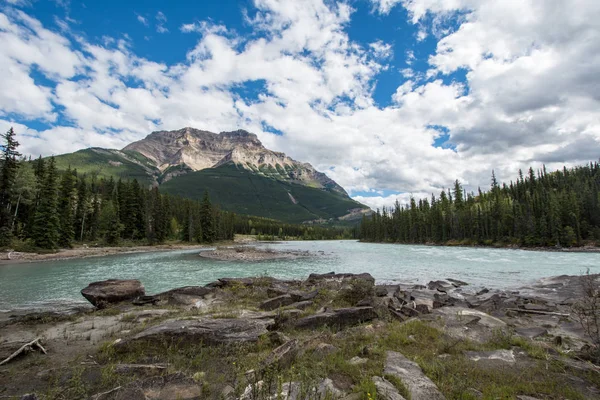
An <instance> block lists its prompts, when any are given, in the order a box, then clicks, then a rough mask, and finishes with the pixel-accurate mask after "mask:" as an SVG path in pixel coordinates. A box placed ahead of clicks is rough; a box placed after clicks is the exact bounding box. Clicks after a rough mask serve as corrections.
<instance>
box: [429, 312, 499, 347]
mask: <svg viewBox="0 0 600 400" xmlns="http://www.w3.org/2000/svg"><path fill="white" fill-rule="evenodd" d="M440 317H441V318H440ZM420 318H421V319H427V320H429V321H431V322H432V323H433V324H434V325H436V326H437V327H439V328H440V329H442V330H444V332H446V333H447V334H448V335H449V336H451V337H453V338H455V339H469V340H473V341H476V342H479V343H484V342H487V341H488V340H490V339H491V338H492V337H493V335H494V332H495V331H496V330H502V329H505V328H507V325H506V323H505V322H504V321H502V320H501V319H498V318H496V317H493V316H491V315H489V314H486V313H484V312H483V311H478V310H474V309H471V308H464V307H442V308H436V309H435V310H433V311H432V313H431V314H428V315H421V317H420Z"/></svg>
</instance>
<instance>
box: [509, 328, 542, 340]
mask: <svg viewBox="0 0 600 400" xmlns="http://www.w3.org/2000/svg"><path fill="white" fill-rule="evenodd" d="M515 333H516V334H517V335H519V336H523V337H526V338H529V339H536V338H539V337H541V336H545V335H547V334H548V331H547V330H546V329H544V328H541V327H539V326H533V327H529V328H517V329H515Z"/></svg>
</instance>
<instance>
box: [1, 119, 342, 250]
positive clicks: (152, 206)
mask: <svg viewBox="0 0 600 400" xmlns="http://www.w3.org/2000/svg"><path fill="white" fill-rule="evenodd" d="M2 136H3V138H4V141H3V142H4V143H3V144H2V146H1V149H2V155H1V158H0V247H7V246H13V247H15V246H16V247H18V248H19V249H24V250H30V249H31V250H34V249H56V248H59V247H70V246H72V245H73V244H74V243H77V242H79V243H89V244H98V245H116V244H119V243H121V242H122V241H130V242H137V243H139V242H143V243H148V244H155V243H162V242H164V241H165V240H183V241H188V242H200V243H211V242H214V241H218V240H231V239H233V235H234V233H242V234H256V235H261V237H263V238H265V239H274V238H276V237H277V238H282V239H284V238H286V237H289V236H292V237H300V238H304V239H335V238H350V237H352V236H353V235H354V231H353V230H352V229H341V228H324V227H318V226H309V225H294V224H286V223H282V222H279V221H275V220H270V219H266V218H258V217H248V216H239V215H236V214H234V213H232V212H227V211H222V210H220V209H219V207H218V206H216V205H213V204H212V203H211V201H210V198H209V195H208V193H207V192H204V195H203V196H202V198H201V199H199V200H192V199H185V198H182V197H177V196H169V195H166V194H162V193H160V192H159V190H158V188H153V189H151V190H148V189H146V186H145V185H144V186H142V185H141V184H140V183H139V182H138V181H137V180H135V179H133V180H130V181H124V180H114V179H113V178H112V177H110V178H105V177H98V176H97V175H95V174H94V175H92V176H89V175H86V174H79V173H78V172H77V171H76V170H73V169H71V168H70V167H67V169H66V170H65V171H59V170H58V168H57V165H56V162H55V159H54V157H50V158H48V159H42V158H39V159H37V160H34V161H28V160H25V159H21V158H20V154H19V153H18V143H17V142H16V141H15V139H14V132H13V131H12V130H10V131H9V132H8V133H7V134H5V135H2ZM199 190H201V188H200V189H199Z"/></svg>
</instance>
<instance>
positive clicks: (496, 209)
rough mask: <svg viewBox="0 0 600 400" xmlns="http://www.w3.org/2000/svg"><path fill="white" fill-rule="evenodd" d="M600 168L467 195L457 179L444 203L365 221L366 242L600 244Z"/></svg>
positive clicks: (543, 175)
mask: <svg viewBox="0 0 600 400" xmlns="http://www.w3.org/2000/svg"><path fill="white" fill-rule="evenodd" d="M599 193H600V165H599V164H598V163H597V162H594V163H590V164H589V165H583V166H580V167H576V168H572V169H568V168H564V169H563V170H561V171H555V172H547V171H546V169H545V168H544V169H543V170H541V171H537V172H536V171H534V170H533V169H531V168H530V169H529V173H528V175H527V176H523V174H522V172H521V171H519V177H518V178H517V180H516V181H514V182H510V183H509V184H502V185H500V184H499V183H498V182H497V180H496V178H495V176H494V174H493V172H492V182H491V188H490V190H488V191H485V192H484V191H482V190H481V189H479V191H478V193H465V191H464V190H463V187H462V185H461V183H460V182H459V181H458V180H457V181H456V182H455V183H454V188H453V190H448V191H447V192H445V191H443V192H441V193H440V195H439V197H435V196H434V195H432V197H431V200H428V199H421V200H416V199H414V198H413V199H411V201H410V204H409V205H408V206H401V205H399V204H398V203H396V206H395V207H394V209H385V208H384V209H383V210H378V211H377V212H376V213H374V214H373V215H372V217H370V218H366V217H365V218H363V221H362V223H361V228H360V235H361V238H362V240H364V241H372V242H394V243H431V244H465V245H467V244H483V245H492V244H494V245H510V244H512V245H520V246H528V247H535V246H562V247H572V246H580V245H583V244H586V243H598V242H599V241H600V194H599Z"/></svg>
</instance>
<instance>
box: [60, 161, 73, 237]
mask: <svg viewBox="0 0 600 400" xmlns="http://www.w3.org/2000/svg"><path fill="white" fill-rule="evenodd" d="M76 183H77V177H76V175H75V174H74V172H73V171H72V170H71V167H69V168H68V169H67V171H66V172H65V173H63V175H62V179H61V182H60V193H59V196H58V212H59V214H60V236H59V240H58V244H59V245H60V246H62V247H71V245H72V242H73V239H74V238H75V228H74V225H73V224H74V220H75V211H76V210H75V207H74V205H75V199H74V197H75V195H76V188H75V186H76Z"/></svg>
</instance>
